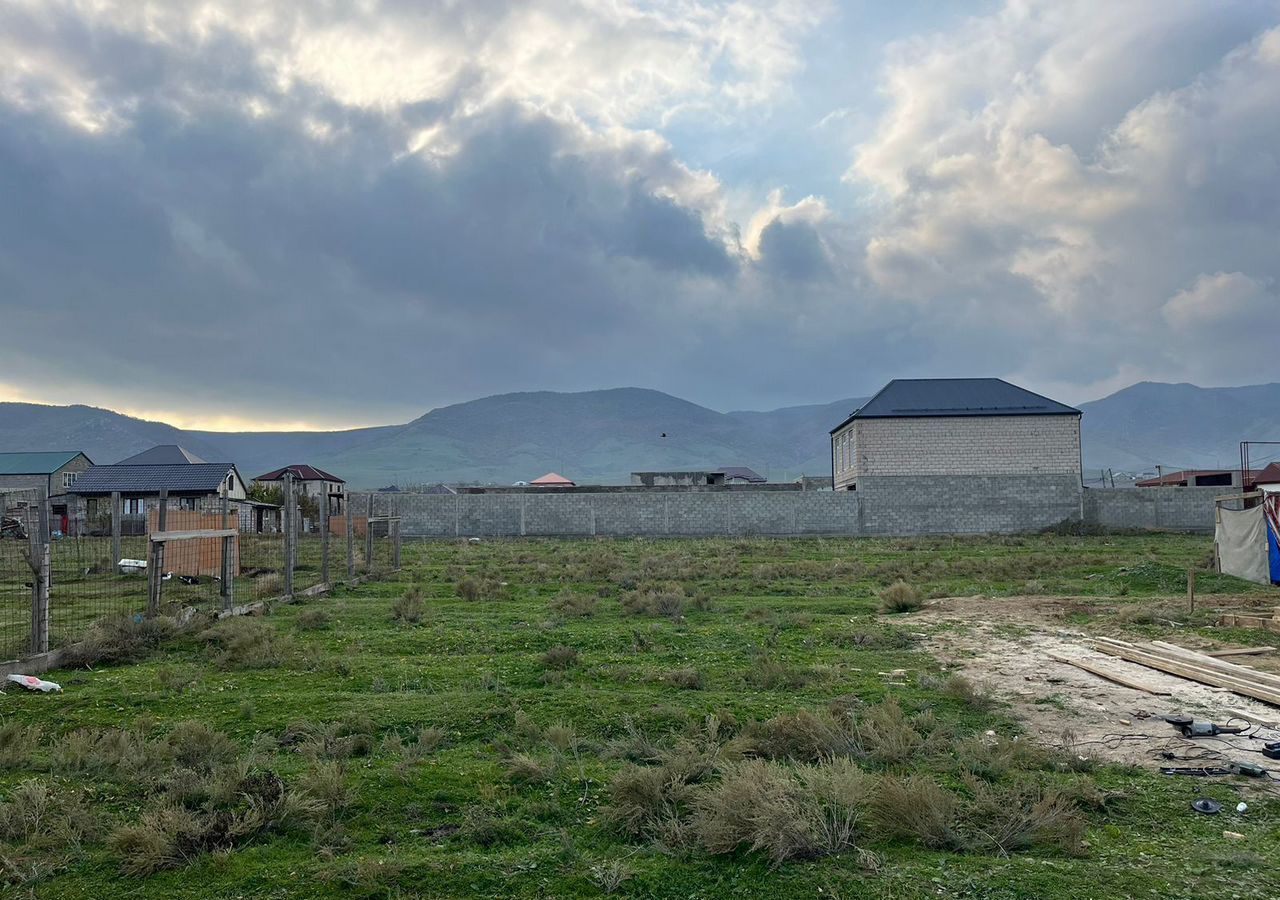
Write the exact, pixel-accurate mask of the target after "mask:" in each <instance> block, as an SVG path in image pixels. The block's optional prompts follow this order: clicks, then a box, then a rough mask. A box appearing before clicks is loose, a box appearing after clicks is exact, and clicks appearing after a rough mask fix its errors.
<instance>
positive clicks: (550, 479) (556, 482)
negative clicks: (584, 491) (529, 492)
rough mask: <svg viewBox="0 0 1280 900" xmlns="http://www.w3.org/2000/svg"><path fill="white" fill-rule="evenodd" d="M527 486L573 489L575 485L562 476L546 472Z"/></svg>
mask: <svg viewBox="0 0 1280 900" xmlns="http://www.w3.org/2000/svg"><path fill="white" fill-rule="evenodd" d="M529 484H531V485H533V486H534V487H575V486H576V485H575V484H574V483H573V482H572V481H570V480H569V479H568V478H565V477H564V476H563V475H557V474H556V473H555V472H548V473H547V474H546V475H543V476H542V477H541V478H535V479H533V481H530V482H529Z"/></svg>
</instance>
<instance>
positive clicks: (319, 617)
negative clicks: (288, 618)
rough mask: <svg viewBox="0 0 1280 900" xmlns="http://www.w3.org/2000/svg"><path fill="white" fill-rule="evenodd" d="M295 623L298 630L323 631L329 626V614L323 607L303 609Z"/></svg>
mask: <svg viewBox="0 0 1280 900" xmlns="http://www.w3.org/2000/svg"><path fill="white" fill-rule="evenodd" d="M297 625H298V630H299V631H323V630H324V629H326V628H328V627H329V614H328V613H327V612H325V611H324V610H323V609H304V610H303V611H302V612H301V613H299V615H298V621H297Z"/></svg>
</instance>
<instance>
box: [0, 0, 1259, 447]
mask: <svg viewBox="0 0 1280 900" xmlns="http://www.w3.org/2000/svg"><path fill="white" fill-rule="evenodd" d="M759 5H760V6H761V7H762V8H765V9H766V11H767V12H768V13H769V16H768V17H766V19H763V20H760V21H768V22H773V23H775V24H776V27H777V28H778V29H779V31H778V34H777V35H776V36H774V37H776V40H766V38H768V37H769V36H768V35H765V34H759V35H758V39H759V44H760V47H761V48H764V49H761V50H760V52H758V53H756V54H754V55H753V54H751V53H745V52H737V51H733V49H732V48H735V47H739V46H751V44H750V38H749V37H748V36H749V35H751V34H753V33H755V32H759V30H760V29H761V28H762V27H764V26H762V25H760V24H759V22H758V21H756V20H753V19H750V18H748V19H744V20H743V21H741V22H739V21H737V20H735V19H734V18H733V17H732V16H728V15H726V16H724V17H722V18H720V19H715V18H709V17H707V16H693V17H690V18H687V19H685V18H681V17H682V15H685V13H686V12H687V10H686V8H685V7H684V6H682V5H680V4H672V5H671V6H670V7H669V8H668V7H667V6H666V5H665V4H656V5H651V6H649V7H647V8H646V9H647V15H648V17H647V18H643V19H636V18H634V17H633V18H631V19H624V20H621V21H614V20H609V19H599V18H598V16H597V18H592V17H593V16H596V15H597V13H598V10H596V9H595V8H594V7H592V6H591V5H590V4H575V3H572V2H569V0H565V2H564V3H557V4H550V5H549V6H548V7H547V9H546V10H544V12H548V11H549V12H548V15H544V16H542V17H541V18H529V17H530V16H531V15H532V14H531V12H530V10H531V7H530V6H527V5H521V6H512V5H508V4H501V3H490V4H479V5H469V6H468V5H452V6H447V7H442V8H441V9H440V10H439V11H434V10H433V11H432V12H430V13H428V12H424V11H423V10H422V9H421V8H418V7H417V6H416V5H410V6H405V7H397V6H395V5H387V6H385V7H384V8H382V9H381V10H380V11H378V12H377V13H376V14H371V15H366V16H364V17H362V18H350V19H349V18H345V17H343V16H340V15H338V13H337V12H336V11H335V10H333V9H330V10H329V11H328V12H326V13H324V14H323V16H319V15H317V14H314V13H313V14H310V15H301V14H298V15H283V14H278V13H273V14H272V15H267V14H265V13H264V14H263V15H264V16H266V18H265V19H262V21H261V22H259V21H258V20H257V19H255V18H253V15H252V10H253V7H252V6H245V7H244V8H237V7H235V6H231V5H229V6H227V8H226V9H225V10H222V12H224V13H225V15H223V16H222V17H221V18H220V17H218V16H215V15H212V14H211V13H209V9H210V7H196V6H192V7H191V8H190V9H188V8H186V7H183V6H181V5H174V4H168V5H163V6H162V7H160V8H159V10H160V12H155V11H154V10H153V13H154V16H153V18H154V19H155V22H158V23H159V24H158V25H156V24H155V22H153V23H152V25H153V26H154V27H149V28H147V27H142V26H141V25H139V21H140V20H137V19H135V17H134V16H133V15H132V8H131V7H120V8H119V9H117V10H115V11H111V10H108V11H107V12H105V13H103V14H101V15H92V14H89V13H85V12H82V11H81V10H79V9H77V8H74V7H71V6H64V5H62V4H58V3H50V4H35V3H31V4H25V3H15V4H14V5H12V6H11V7H9V8H7V9H6V10H5V11H3V12H0V35H3V37H0V52H3V51H8V52H9V53H10V54H13V55H16V57H17V58H19V59H21V61H22V63H23V64H22V65H21V66H16V67H13V68H12V69H11V71H10V74H9V75H7V76H6V75H4V74H0V196H3V197H4V202H3V203H0V317H2V321H3V322H4V323H5V327H4V328H3V331H4V338H3V345H4V347H5V357H6V359H7V360H10V361H11V364H10V365H9V366H7V367H6V370H5V371H4V372H3V373H0V391H6V390H7V391H8V392H9V394H10V395H20V396H29V397H33V398H36V399H46V398H48V399H59V400H63V401H65V400H69V399H71V398H72V396H75V397H77V398H83V399H93V400H96V401H97V402H101V403H104V404H107V405H112V406H116V407H121V408H127V409H134V410H163V411H179V410H181V411H184V413H185V414H187V415H190V416H191V419H196V418H199V417H200V416H201V415H207V416H208V417H209V418H210V419H214V418H216V417H218V416H228V417H236V418H240V419H247V420H250V421H256V420H261V421H263V422H272V423H273V422H281V421H308V422H320V423H326V422H356V421H379V420H387V419H395V418H399V417H402V416H406V415H410V414H413V413H415V412H418V411H421V410H422V409H425V408H426V407H429V406H433V405H436V404H439V403H444V402H450V401H454V400H459V399H467V398H469V397H472V396H476V395H481V394H486V393H494V392H500V391H506V390H524V389H540V388H551V389H585V388H591V387H600V386H609V385H617V384H638V385H644V386H652V387H657V388H661V389H665V390H669V391H672V392H675V393H678V394H681V395H683V396H688V397H691V398H693V399H696V400H699V401H702V402H706V403H709V404H711V405H714V406H717V407H720V408H731V407H759V406H767V405H770V404H773V403H783V402H794V401H797V400H801V399H812V400H815V401H816V400H821V399H830V398H831V397H834V396H841V395H852V394H857V393H860V392H863V391H865V390H867V389H869V388H872V387H874V386H875V385H876V383H877V382H879V381H880V380H883V379H885V378H888V377H894V376H903V375H922V374H956V375H959V374H1002V375H1010V376H1013V377H1019V378H1022V379H1023V380H1026V381H1027V382H1028V383H1030V384H1032V385H1033V386H1039V387H1049V388H1052V389H1054V390H1058V391H1063V392H1066V395H1067V396H1066V397H1065V399H1070V400H1078V399H1082V397H1081V396H1080V394H1081V393H1082V392H1083V393H1088V392H1093V391H1101V390H1103V389H1106V388H1111V387H1116V386H1119V385H1120V384H1121V383H1124V382H1126V381H1131V380H1136V379H1137V378H1141V377H1154V378H1171V379H1179V380H1181V379H1184V378H1185V379H1192V380H1199V381H1202V382H1205V383H1220V382H1222V381H1223V380H1227V381H1230V380H1262V379H1265V378H1280V365H1278V364H1276V363H1275V362H1273V361H1272V357H1273V355H1271V356H1266V355H1265V354H1263V356H1264V357H1265V358H1263V359H1260V360H1256V361H1253V362H1251V363H1250V364H1249V365H1245V364H1244V363H1242V361H1241V355H1240V354H1239V353H1232V352H1219V348H1220V347H1221V346H1223V345H1224V344H1225V338H1224V337H1215V338H1212V339H1211V340H1209V341H1206V337H1205V336H1206V335H1210V336H1212V335H1218V336H1222V335H1226V334H1229V333H1231V332H1232V331H1233V330H1234V329H1239V328H1241V327H1245V326H1242V325H1241V323H1244V322H1248V321H1250V319H1251V317H1255V316H1262V315H1266V313H1267V312H1268V311H1274V309H1275V308H1276V303H1277V298H1278V295H1277V289H1276V284H1277V279H1280V269H1278V268H1277V265H1278V264H1277V257H1276V256H1275V253H1274V248H1275V246H1276V238H1277V233H1278V231H1280V219H1277V213H1276V207H1275V205H1274V203H1271V202H1268V201H1267V199H1266V198H1268V197H1274V196H1275V195H1276V192H1277V191H1280V163H1277V157H1276V153H1275V149H1274V148H1275V147H1276V146H1280V132H1278V131H1277V128H1278V127H1280V126H1278V125H1277V123H1280V116H1275V115H1274V112H1275V110H1276V109H1278V108H1280V93H1278V91H1280V88H1278V87H1277V85H1280V31H1277V30H1276V26H1277V22H1276V18H1277V16H1276V13H1275V11H1274V9H1271V8H1269V7H1262V6H1259V5H1252V6H1246V5H1244V4H1241V6H1239V7H1233V8H1232V10H1231V11H1232V15H1230V16H1227V17H1225V18H1224V19H1222V21H1223V22H1226V23H1227V24H1219V25H1217V26H1215V27H1213V28H1206V29H1202V31H1201V32H1197V30H1196V26H1197V25H1198V24H1199V23H1200V20H1201V19H1202V18H1203V15H1204V14H1201V13H1199V12H1198V11H1197V8H1196V5H1195V4H1187V5H1182V4H1175V5H1167V4H1154V3H1153V4H1151V5H1149V6H1147V5H1134V6H1133V7H1132V8H1131V9H1130V12H1129V14H1131V15H1134V16H1139V17H1141V16H1144V15H1145V16H1149V17H1156V16H1159V15H1165V16H1167V17H1168V21H1167V22H1166V23H1165V27H1164V28H1163V29H1162V30H1159V31H1157V34H1158V35H1159V36H1162V38H1161V39H1162V40H1164V41H1165V43H1164V45H1161V44H1160V43H1159V42H1156V44H1155V45H1154V46H1151V47H1145V46H1141V45H1137V44H1135V43H1134V42H1133V41H1127V40H1126V39H1125V33H1124V29H1122V28H1119V26H1118V25H1117V26H1116V27H1114V28H1112V29H1111V31H1107V32H1106V34H1107V35H1115V34H1118V35H1119V36H1118V37H1114V38H1110V37H1103V38H1098V37H1096V36H1095V32H1096V31H1097V29H1099V28H1101V27H1102V25H1099V24H1098V22H1097V21H1096V20H1097V18H1098V17H1097V16H1095V15H1092V14H1091V12H1090V10H1089V9H1088V5H1087V4H1085V5H1082V6H1071V7H1070V8H1069V9H1068V8H1065V7H1059V5H1057V4H1043V5H1041V4H1017V5H1014V6H1011V7H1010V8H1009V9H1007V10H1003V11H1000V12H998V13H996V14H994V15H992V16H990V17H988V18H985V19H973V20H970V21H969V22H967V23H965V25H964V27H963V29H962V31H961V32H959V33H955V34H940V35H933V36H930V37H928V38H921V39H920V41H919V42H918V43H917V44H914V45H911V46H910V47H907V48H898V49H891V50H890V51H888V56H887V59H888V64H887V68H886V72H885V79H886V83H887V84H889V85H891V90H890V92H889V97H888V101H887V106H886V108H885V109H884V111H883V115H882V116H881V118H880V120H879V123H878V125H877V128H876V131H875V132H874V133H872V134H869V135H868V136H867V139H866V141H864V142H863V143H862V144H861V145H860V146H859V147H858V148H856V150H854V149H851V151H850V154H851V157H852V158H853V160H854V164H853V168H852V169H851V170H850V173H849V176H848V179H849V183H850V186H851V188H852V189H854V190H855V191H856V192H858V197H859V200H858V203H857V204H856V205H848V206H845V207H842V206H841V205H840V204H839V203H837V202H836V201H835V200H832V199H830V198H828V199H826V200H823V199H821V198H806V199H805V200H801V201H798V202H795V203H794V204H793V205H791V206H788V205H786V202H785V200H784V199H783V196H782V194H781V193H774V194H772V195H770V196H769V197H767V198H766V197H764V196H761V197H759V198H758V200H757V201H756V202H757V206H758V208H759V209H760V210H761V212H759V213H756V214H755V216H754V219H752V221H753V222H757V223H759V224H753V225H751V226H750V228H748V226H747V224H746V221H745V219H744V221H743V223H741V224H740V223H739V222H737V221H735V220H734V216H733V215H731V213H730V212H729V211H728V210H730V209H731V208H733V209H739V208H741V206H742V202H741V200H740V198H739V195H738V194H735V190H736V186H734V185H724V184H721V183H720V182H719V181H718V180H717V178H716V176H715V173H709V172H699V171H694V170H691V169H689V168H688V167H686V166H685V165H683V164H682V162H681V158H680V154H679V151H678V149H677V148H674V147H672V146H671V145H669V144H668V143H667V142H666V141H665V140H664V139H663V138H662V136H661V135H660V134H659V133H655V132H654V131H652V130H648V129H647V128H645V127H642V126H641V124H640V123H641V122H647V121H649V120H650V119H651V118H652V116H653V112H654V109H655V108H659V109H660V108H661V106H662V104H663V103H669V104H672V105H673V106H674V105H678V104H688V103H696V104H700V105H702V106H705V107H706V108H707V109H708V110H711V111H712V113H709V114H715V115H718V116H730V117H731V116H735V115H741V116H743V117H744V123H746V122H747V121H748V120H749V118H750V114H749V112H748V111H747V110H749V109H750V108H751V107H752V106H753V105H759V104H766V105H767V104H768V103H771V102H781V101H780V100H779V99H777V98H779V97H780V96H781V93H780V92H781V91H782V88H781V87H780V85H784V84H785V75H786V73H788V72H791V71H793V70H794V69H795V67H796V66H797V65H798V61H799V60H801V59H802V58H803V53H804V45H803V42H802V41H801V40H800V37H797V36H798V35H800V36H803V35H804V34H807V33H809V32H808V31H806V29H810V28H811V27H812V25H813V21H812V16H810V15H809V13H808V11H807V10H808V9H809V8H810V7H812V5H809V6H806V5H805V4H792V3H787V2H785V0H776V2H772V3H765V2H763V0H762V3H761V4H759ZM462 6H467V11H466V12H465V13H464V12H462V11H461V10H462ZM748 6H751V5H750V4H748ZM609 8H610V9H615V7H609ZM812 8H815V9H816V8H818V7H812ZM1095 11H1096V10H1095ZM1104 18H1105V17H1104ZM566 23H575V24H576V27H580V28H581V29H585V30H587V31H589V30H590V29H592V28H595V29H596V35H597V38H598V42H597V45H593V44H591V43H590V42H586V43H585V44H584V43H583V42H582V40H578V41H577V42H573V43H572V44H570V43H569V42H567V40H566V39H564V38H562V36H560V35H559V34H558V32H556V30H555V29H556V28H560V27H569V26H568V24H566ZM708 23H710V24H708ZM1103 24H1106V23H1105V22H1104V23H1103ZM1112 24H1114V23H1112ZM771 27H772V26H771ZM513 29H514V30H513ZM539 29H543V30H542V31H539ZM788 29H789V30H788ZM1269 29H1270V30H1269ZM753 30H754V31H753ZM544 32H545V33H544ZM579 38H581V36H580V35H579ZM1086 41H1092V46H1093V47H1094V56H1093V58H1092V59H1091V60H1090V61H1088V62H1087V63H1085V62H1082V61H1081V60H1080V59H1079V57H1078V54H1075V51H1076V48H1077V47H1078V46H1079V45H1081V42H1086ZM569 46H572V47H573V48H575V49H574V50H572V51H570V50H568V49H565V50H563V53H565V54H569V53H571V52H572V53H578V52H587V51H582V50H579V49H576V48H580V47H583V46H585V47H587V48H588V50H589V51H590V55H588V56H585V57H582V58H578V57H574V56H565V57H564V58H561V56H559V55H557V54H559V53H560V52H561V49H560V48H562V47H569ZM689 47H693V48H694V51H696V52H686V51H687V49H688V48H689ZM699 47H707V48H715V49H708V50H705V52H706V53H707V54H714V53H724V54H728V55H727V56H725V57H724V58H723V60H722V61H721V62H714V61H715V60H716V59H717V58H716V57H714V56H712V55H708V56H707V57H706V59H707V60H711V61H712V62H707V63H706V64H705V65H704V64H703V63H702V62H700V60H701V59H702V57H700V56H699V53H700V52H704V51H699V50H697V48H699ZM995 47H999V48H1003V49H1004V50H1006V51H1008V52H1005V53H1003V54H996V53H993V52H992V48H995ZM528 48H535V49H536V50H537V52H533V51H532V50H529V51H528V52H524V51H525V50H527V49H528ZM548 48H551V49H548ZM680 48H685V49H684V50H681V49H680ZM725 48H730V49H728V50H726V49H725ZM1175 50H1176V51H1177V54H1178V56H1177V58H1176V59H1175V60H1172V61H1170V62H1167V63H1166V62H1164V61H1162V55H1161V54H1162V53H1164V54H1165V55H1167V54H1168V52H1170V51H1175ZM1073 54H1075V55H1073ZM1126 54H1127V55H1126ZM384 56H385V59H386V63H387V64H386V66H382V65H381V61H382V60H383V58H384ZM690 58H692V59H694V60H695V62H697V64H696V65H689V64H688V60H689V59H690ZM424 59H425V60H428V61H429V62H431V63H432V64H430V65H429V64H427V63H424V62H421V61H422V60H424ZM725 60H727V62H726V61H725ZM713 63H714V64H713ZM1126 71H1127V72H1128V73H1129V76H1130V78H1131V80H1132V82H1133V84H1134V85H1135V87H1133V89H1132V91H1130V93H1131V94H1132V95H1131V96H1128V95H1127V96H1125V97H1123V98H1121V100H1120V101H1118V100H1117V98H1116V91H1114V90H1109V89H1108V79H1109V78H1111V79H1113V78H1115V77H1117V75H1118V74H1119V73H1123V72H1126ZM14 73H17V74H14ZM565 73H569V75H571V76H572V77H566V74H565ZM619 73H621V74H619ZM659 74H661V75H662V76H664V77H658V76H659ZM961 75H963V76H964V77H963V78H961V77H960V76H961ZM743 127H744V128H745V127H749V124H744V126H743ZM731 198H733V199H732V201H731ZM1246 370H1247V371H1246ZM191 419H189V420H188V421H190V420H191Z"/></svg>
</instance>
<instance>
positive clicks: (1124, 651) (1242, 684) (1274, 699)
mask: <svg viewBox="0 0 1280 900" xmlns="http://www.w3.org/2000/svg"><path fill="white" fill-rule="evenodd" d="M1103 640H1105V639H1103ZM1095 646H1096V647H1097V648H1098V649H1099V650H1100V651H1102V652H1103V653H1106V654H1107V655H1108V656H1118V657H1119V658H1121V659H1127V660H1129V662H1136V663H1139V664H1140V665H1144V666H1147V667H1148V668H1151V669H1158V670H1160V671H1161V672H1168V673H1169V674H1170V675H1178V676H1180V677H1182V678H1186V679H1189V680H1191V681H1198V682H1200V683H1201V684H1207V685H1210V686H1211V687H1220V688H1225V689H1226V690H1229V691H1234V692H1235V693H1237V694H1241V695H1242V696H1245V697H1252V698H1253V699H1255V700H1261V701H1263V702H1264V703H1271V704H1273V705H1275V706H1280V691H1274V690H1270V689H1268V688H1266V687H1264V686H1261V685H1258V684H1256V683H1254V682H1252V681H1249V680H1245V679H1240V678H1236V677H1233V676H1230V675H1224V674H1222V673H1220V672H1213V671H1210V670H1208V669H1203V668H1200V667H1198V666H1195V665H1192V664H1191V663H1187V662H1183V661H1181V660H1175V659H1170V658H1168V657H1162V656H1157V655H1154V654H1152V653H1148V652H1144V651H1142V650H1140V649H1138V648H1137V647H1134V646H1133V645H1131V644H1129V645H1126V644H1124V642H1122V641H1119V642H1115V644H1108V643H1101V642H1099V643H1097V644H1096V645H1095Z"/></svg>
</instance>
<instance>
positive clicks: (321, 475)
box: [254, 463, 346, 484]
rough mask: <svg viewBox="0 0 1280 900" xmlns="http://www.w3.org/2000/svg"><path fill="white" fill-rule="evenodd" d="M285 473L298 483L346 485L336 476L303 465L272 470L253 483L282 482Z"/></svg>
mask: <svg viewBox="0 0 1280 900" xmlns="http://www.w3.org/2000/svg"><path fill="white" fill-rule="evenodd" d="M285 472H292V473H293V477H294V478H297V479H298V480H299V481H338V482H341V483H342V484H346V482H345V481H343V480H342V479H341V478H339V477H338V476H337V475H333V474H330V473H329V472H326V471H325V470H324V469H317V468H316V467H315V466H309V465H307V464H305V463H302V464H295V465H292V466H283V467H281V468H279V469H273V470H272V471H270V472H268V473H267V474H265V475H259V476H258V477H257V478H255V479H254V481H282V480H283V479H284V473H285Z"/></svg>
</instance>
